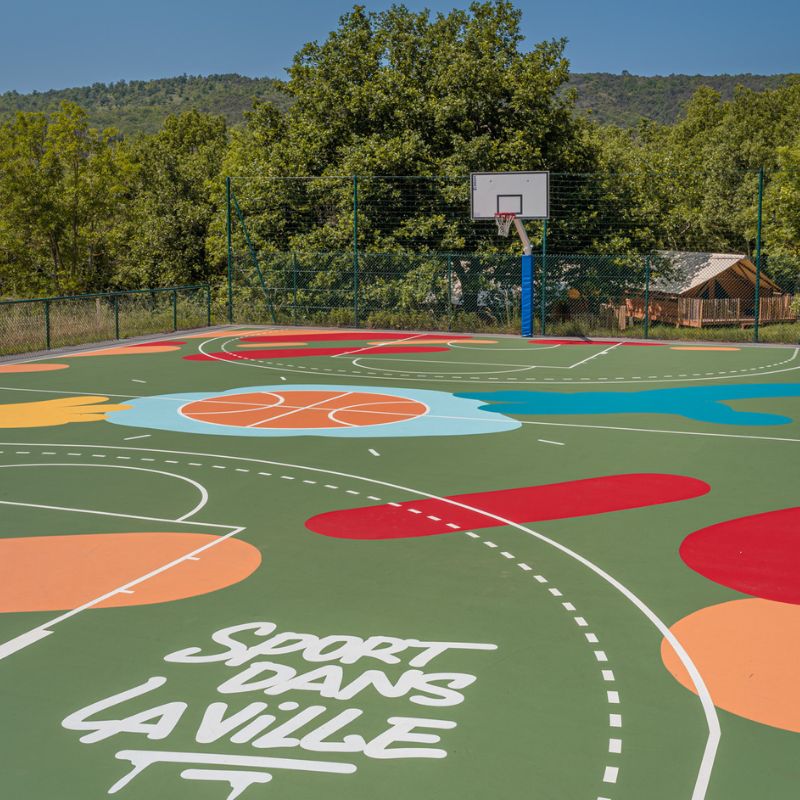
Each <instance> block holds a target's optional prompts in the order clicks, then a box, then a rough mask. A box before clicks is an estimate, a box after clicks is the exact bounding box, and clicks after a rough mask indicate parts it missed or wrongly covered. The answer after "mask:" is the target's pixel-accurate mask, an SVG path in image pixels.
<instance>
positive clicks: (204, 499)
mask: <svg viewBox="0 0 800 800" xmlns="http://www.w3.org/2000/svg"><path fill="white" fill-rule="evenodd" d="M25 467H69V468H72V467H99V468H100V469H130V470H134V471H135V472H152V473H154V474H156V475H166V476H168V477H170V478H177V479H178V480H180V481H185V482H186V483H190V484H191V485H192V486H194V487H195V489H197V491H199V492H200V502H199V503H198V504H197V505H196V506H195V507H194V508H193V509H192V510H191V511H187V512H186V513H185V514H184V515H183V516H182V517H178V518H177V519H175V520H170V521H171V522H186V521H187V520H188V519H189V518H190V517H193V516H194V515H195V514H196V513H197V512H198V511H200V510H201V509H202V508H204V507H205V505H206V503H207V502H208V492H207V491H206V487H205V486H203V484H202V483H198V482H197V481H194V480H192V479H191V478H187V477H186V476H185V475H176V474H175V473H174V472H166V471H165V470H161V469H150V468H148V467H134V466H129V465H128V464H79V463H76V462H65V463H56V464H54V463H52V462H48V463H44V464H38V463H37V464H0V469H24V468H25ZM0 504H2V505H18V504H17V503H12V502H10V501H8V500H0ZM21 505H31V506H33V505H34V504H33V503H22V504H21ZM37 507H38V508H60V507H59V506H37ZM63 510H66V511H74V510H75V509H68V508H65V509H63ZM86 513H87V514H88V513H94V514H105V513H107V512H105V511H94V512H90V511H87V512H86ZM109 513H110V512H109ZM115 516H120V515H115ZM121 516H128V515H127V514H122V515H121ZM139 519H153V517H149V518H148V517H139Z"/></svg>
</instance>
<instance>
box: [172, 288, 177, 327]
mask: <svg viewBox="0 0 800 800" xmlns="http://www.w3.org/2000/svg"><path fill="white" fill-rule="evenodd" d="M172 330H173V331H176V330H178V292H177V291H176V290H175V289H173V290H172Z"/></svg>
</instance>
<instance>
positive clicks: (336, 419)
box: [181, 389, 428, 430]
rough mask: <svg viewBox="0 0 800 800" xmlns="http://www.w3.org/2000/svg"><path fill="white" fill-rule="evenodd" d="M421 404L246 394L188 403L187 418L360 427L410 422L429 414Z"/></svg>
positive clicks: (387, 397)
mask: <svg viewBox="0 0 800 800" xmlns="http://www.w3.org/2000/svg"><path fill="white" fill-rule="evenodd" d="M427 411H428V407H427V406H426V405H425V403H422V402H420V401H419V400H414V399H412V398H408V397H398V396H397V395H391V394H375V393H373V392H358V391H335V390H333V391H330V390H328V391H323V390H319V389H316V390H291V391H272V392H246V393H242V394H228V395H222V396H219V397H209V398H208V399H205V400H197V401H195V402H192V403H187V405H185V406H184V407H183V408H182V409H181V414H183V416H185V417H188V418H189V419H192V420H197V421H199V422H207V423H211V424H212V425H234V426H239V427H242V428H259V429H279V430H281V429H283V430H285V429H294V430H297V429H306V430H308V429H314V428H326V429H331V428H356V427H362V426H365V425H387V424H389V423H392V422H406V421H408V420H412V419H416V418H417V417H421V416H422V415H423V414H426V413H427Z"/></svg>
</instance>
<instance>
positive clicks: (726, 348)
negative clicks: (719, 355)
mask: <svg viewBox="0 0 800 800" xmlns="http://www.w3.org/2000/svg"><path fill="white" fill-rule="evenodd" d="M741 349H742V348H741V347H670V350H715V351H732V350H741Z"/></svg>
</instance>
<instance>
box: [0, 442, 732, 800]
mask: <svg viewBox="0 0 800 800" xmlns="http://www.w3.org/2000/svg"><path fill="white" fill-rule="evenodd" d="M5 444H7V443H5V442H0V445H5ZM12 444H14V445H21V446H26V447H27V446H30V447H75V448H77V447H88V448H94V449H100V450H134V451H137V452H141V451H143V450H144V451H146V452H149V453H163V454H169V455H185V456H194V457H205V458H215V459H225V460H232V461H247V462H250V463H257V464H270V465H272V466H278V467H287V468H290V469H300V470H306V471H309V472H314V473H320V474H326V475H335V476H337V477H340V478H349V479H351V480H356V481H359V480H360V481H365V482H367V483H371V484H375V485H378V486H385V487H387V488H390V489H397V490H399V491H402V492H408V493H409V494H412V495H417V496H419V497H427V498H429V499H431V500H439V501H440V502H443V503H446V504H448V505H451V506H456V507H458V508H462V509H464V510H466V511H470V512H472V513H475V514H479V515H481V516H483V517H487V518H488V519H492V520H494V521H496V522H499V523H501V524H503V525H507V526H509V527H512V528H516V529H517V530H519V531H522V532H523V533H525V534H527V535H529V536H532V537H534V538H535V539H538V540H539V541H541V542H544V543H545V544H547V545H549V546H550V547H553V548H554V549H556V550H558V551H560V552H561V553H563V554H564V555H566V556H567V557H569V558H571V559H573V560H575V561H577V562H578V563H579V564H581V565H583V566H584V567H586V568H587V569H589V570H590V571H591V572H593V573H594V574H595V575H597V576H598V577H599V578H600V579H601V580H603V581H604V582H605V583H607V584H608V585H609V586H611V587H612V588H613V589H615V590H616V591H617V592H619V593H620V594H621V595H622V596H623V597H624V598H625V599H626V600H628V601H629V602H630V603H631V604H632V605H633V606H634V607H635V608H636V609H638V611H639V612H641V613H642V614H643V615H644V617H645V618H646V619H647V620H648V621H649V622H650V623H651V624H652V625H653V627H655V629H656V630H657V631H658V632H659V633H660V634H661V636H662V637H663V638H664V639H666V640H667V641H668V642H669V644H670V646H671V647H672V649H673V650H674V652H675V654H676V655H677V656H678V659H679V660H680V661H681V663H682V664H683V666H684V668H685V669H686V671H687V672H688V674H689V676H690V677H691V679H692V683H693V684H694V686H695V689H696V690H697V696H698V698H699V700H700V703H701V705H702V707H703V713H704V715H705V720H706V726H707V727H708V738H707V739H706V744H705V748H704V750H703V756H702V759H701V762H700V767H699V770H698V773H697V778H696V781H695V785H694V789H693V792H692V796H691V800H704V798H705V797H706V792H707V790H708V784H709V781H710V779H711V772H712V770H713V768H714V761H715V759H716V755H717V750H718V747H719V742H720V739H721V736H722V731H721V729H720V724H719V717H718V716H717V710H716V707H715V706H714V703H713V701H712V700H711V695H710V694H709V691H708V688H707V687H706V685H705V682H704V681H703V678H702V676H701V675H700V672H699V671H698V669H697V666H696V665H695V663H694V662H693V661H692V659H691V657H690V656H689V654H688V653H687V652H686V650H685V649H684V647H683V645H682V644H681V643H680V641H678V639H677V637H676V636H675V634H673V633H672V631H671V630H670V629H669V626H668V625H667V624H666V623H665V622H664V621H663V620H662V619H661V618H660V617H659V616H658V615H657V614H656V613H655V611H653V610H652V609H651V608H650V607H649V606H648V605H647V604H646V603H645V602H644V601H643V600H641V599H640V598H639V597H638V596H637V595H636V594H634V593H633V592H632V591H631V590H630V589H629V588H628V587H627V586H625V585H624V584H623V583H621V582H620V581H618V580H617V579H616V578H614V577H613V576H612V575H610V574H609V573H608V572H606V571H605V570H603V569H602V568H601V567H599V566H598V565H597V564H595V563H594V562H592V561H590V560H589V559H587V558H585V557H584V556H582V555H580V554H579V553H577V552H575V551H574V550H571V549H570V548H568V547H567V546H566V545H563V544H561V543H560V542H558V541H556V540H554V539H551V538H549V537H547V536H545V535H544V534H542V533H539V532H538V531H535V530H533V529H532V528H529V527H527V526H525V525H522V524H521V523H518V522H513V521H512V520H509V519H506V518H505V517H501V516H500V515H498V514H493V513H490V512H488V511H485V510H483V509H480V508H476V507H474V506H470V505H467V504H466V503H460V502H458V501H457V500H452V499H450V498H447V497H441V496H439V495H435V494H431V493H429V492H424V491H421V490H419V489H411V488H409V487H407V486H402V485H400V484H395V483H390V482H388V481H382V480H378V479H376V478H367V477H364V476H360V475H353V474H351V473H347V472H339V471H338V470H330V469H324V468H321V467H309V466H305V465H302V464H290V463H286V462H282V461H271V460H268V459H262V458H251V457H245V456H230V455H221V454H215V453H198V452H194V451H188V450H163V449H156V448H136V447H122V446H119V445H76V444H58V445H56V444H49V443H42V442H35V443H30V442H14V443H12ZM241 530H243V529H242V528H238V529H236V532H239V531H241ZM232 535H234V533H233V532H231V533H229V534H227V535H226V536H225V537H222V538H221V539H220V540H215V542H218V541H221V540H222V539H226V538H229V537H230V536H232ZM208 546H209V545H206V546H205V547H203V548H200V549H199V550H198V551H197V552H200V551H202V550H205V549H207V548H208ZM190 555H195V553H192V554H190ZM184 558H188V556H186V557H184ZM181 560H183V559H179V560H178V561H175V562H172V563H171V564H168V565H166V566H165V567H162V568H160V569H159V570H156V571H154V572H152V573H150V574H148V575H147V576H145V577H143V578H140V579H137V580H136V581H135V582H132V583H130V584H126V585H125V586H123V587H121V589H117V590H115V591H114V592H112V593H111V594H108V595H104V596H103V598H98V599H95V600H94V601H92V603H91V604H95V603H98V602H101V600H102V599H105V598H106V597H110V596H112V595H113V594H116V593H117V592H119V591H121V590H122V589H127V588H129V587H130V586H132V585H135V584H136V583H141V582H142V581H143V580H146V579H147V578H148V577H152V575H155V574H158V573H159V572H163V571H164V570H166V569H169V568H170V567H171V566H174V564H176V563H179V561H181ZM88 607H90V605H88V604H87V605H85V606H81V608H80V609H77V610H73V611H70V612H67V614H64V615H62V616H61V617H58V618H56V620H55V622H56V623H57V622H60V621H62V620H63V619H67V618H68V617H69V616H73V615H74V614H75V613H78V612H79V611H81V610H83V609H84V608H88ZM53 624H55V623H54V622H50V623H47V624H45V625H41V626H38V627H37V628H36V629H35V630H36V631H40V630H44V629H45V628H47V627H48V625H53ZM31 633H33V632H29V634H31Z"/></svg>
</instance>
